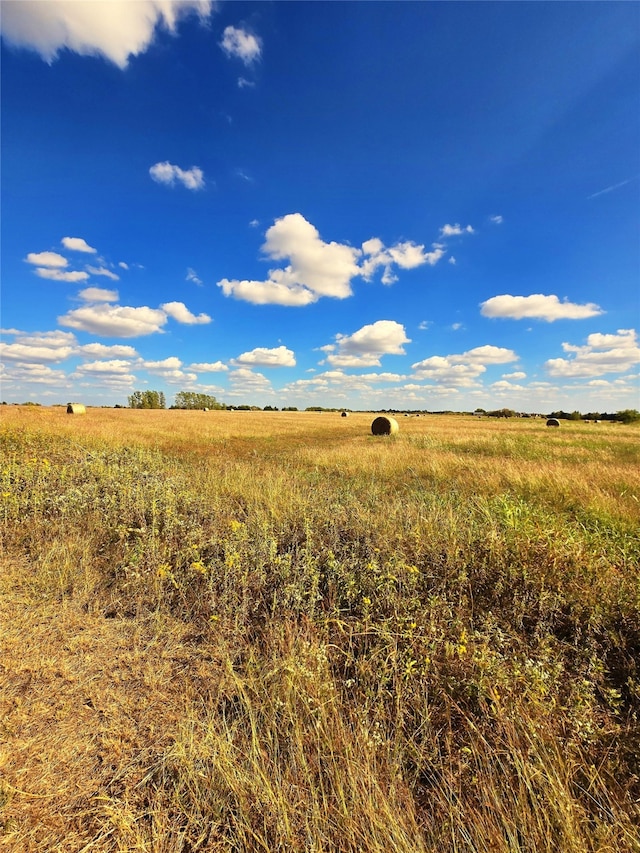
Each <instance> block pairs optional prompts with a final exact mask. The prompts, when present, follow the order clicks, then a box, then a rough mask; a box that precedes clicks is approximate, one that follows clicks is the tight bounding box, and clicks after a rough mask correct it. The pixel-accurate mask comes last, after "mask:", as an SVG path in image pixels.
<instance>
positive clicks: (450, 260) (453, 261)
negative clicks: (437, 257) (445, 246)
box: [449, 255, 457, 267]
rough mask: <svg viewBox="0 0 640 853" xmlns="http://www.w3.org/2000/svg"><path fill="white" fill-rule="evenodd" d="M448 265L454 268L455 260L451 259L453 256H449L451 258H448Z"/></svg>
mask: <svg viewBox="0 0 640 853" xmlns="http://www.w3.org/2000/svg"><path fill="white" fill-rule="evenodd" d="M449 263H450V264H451V266H452V267H455V265H456V263H457V261H456V259H455V258H454V257H453V255H451V257H450V258H449Z"/></svg>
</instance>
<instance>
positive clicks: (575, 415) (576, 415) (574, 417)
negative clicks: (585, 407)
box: [569, 411, 582, 421]
mask: <svg viewBox="0 0 640 853" xmlns="http://www.w3.org/2000/svg"><path fill="white" fill-rule="evenodd" d="M569 420H570V421H581V420H582V415H581V414H580V412H578V411H576V412H571V414H570V415H569Z"/></svg>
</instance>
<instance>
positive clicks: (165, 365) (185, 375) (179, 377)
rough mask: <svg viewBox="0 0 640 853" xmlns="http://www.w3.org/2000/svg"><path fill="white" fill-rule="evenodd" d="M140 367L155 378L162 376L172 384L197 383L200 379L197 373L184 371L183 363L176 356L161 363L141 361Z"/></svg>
mask: <svg viewBox="0 0 640 853" xmlns="http://www.w3.org/2000/svg"><path fill="white" fill-rule="evenodd" d="M138 366H139V367H142V368H144V369H145V370H147V371H149V373H153V374H154V375H155V376H161V377H162V378H163V379H165V380H166V381H167V382H170V383H172V384H175V383H179V382H189V383H191V382H195V381H196V380H197V378H198V377H197V375H196V374H195V373H190V372H187V371H184V370H182V362H181V361H180V359H179V358H177V356H175V355H172V356H169V357H168V358H164V359H162V360H161V361H142V360H141V361H140V362H139V365H138Z"/></svg>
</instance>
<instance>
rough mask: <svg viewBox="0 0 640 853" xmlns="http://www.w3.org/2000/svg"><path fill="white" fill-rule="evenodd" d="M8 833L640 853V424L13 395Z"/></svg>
mask: <svg viewBox="0 0 640 853" xmlns="http://www.w3.org/2000/svg"><path fill="white" fill-rule="evenodd" d="M0 416H1V422H0V452H1V454H2V458H1V464H0V545H1V547H2V571H1V573H0V626H1V629H0V725H1V728H0V849H1V850H8V851H16V853H18V851H20V853H22V851H61V853H80V851H87V853H89V851H91V853H94V852H95V853H98V851H100V853H103V851H113V853H124V851H144V853H152V852H153V853H195V851H233V853H241V851H242V852H243V853H244V851H247V853H248V851H282V853H298V851H300V853H302V851H305V853H307V852H308V853H324V851H327V853H328V851H336V853H420V851H424V853H426V852H427V851H429V853H543V851H544V852H545V853H552V851H553V853H558V851H562V853H595V851H598V853H633V852H634V851H635V853H637V851H640V836H639V833H638V826H639V824H640V766H639V765H640V761H639V758H638V756H639V755H640V725H639V718H638V716H639V713H640V664H639V660H640V577H639V566H640V524H639V521H640V465H639V462H640V442H639V439H640V429H639V428H638V427H637V426H635V427H634V426H623V425H621V424H613V423H603V424H586V423H581V422H567V423H563V425H562V427H561V428H560V429H547V428H546V427H545V422H544V421H541V420H530V419H510V420H500V421H496V420H488V419H477V418H472V417H464V416H423V417H419V418H415V417H409V418H404V417H402V416H400V417H398V421H399V424H400V432H399V433H398V435H396V436H392V437H374V436H372V435H371V434H370V424H371V421H372V417H373V416H372V415H367V414H362V413H353V414H352V415H351V416H350V417H349V418H346V419H343V418H340V416H339V414H329V413H296V412H293V413H287V412H227V411H215V412H195V411H194V412H188V411H135V410H128V409H127V410H125V409H113V410H112V409H88V410H87V413H86V415H83V416H69V415H67V414H66V410H65V409H64V408H39V407H14V406H5V407H2V411H0Z"/></svg>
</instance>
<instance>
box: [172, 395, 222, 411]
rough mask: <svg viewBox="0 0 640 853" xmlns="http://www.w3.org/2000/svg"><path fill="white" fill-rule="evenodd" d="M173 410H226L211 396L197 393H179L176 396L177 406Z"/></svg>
mask: <svg viewBox="0 0 640 853" xmlns="http://www.w3.org/2000/svg"><path fill="white" fill-rule="evenodd" d="M171 408H172V409H224V408H225V406H224V405H223V404H222V403H219V402H218V401H217V400H216V398H215V397H212V396H211V395H210V394H199V393H198V392H196V391H179V392H178V393H177V394H176V401H175V404H174V405H173V406H172V407H171Z"/></svg>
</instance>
